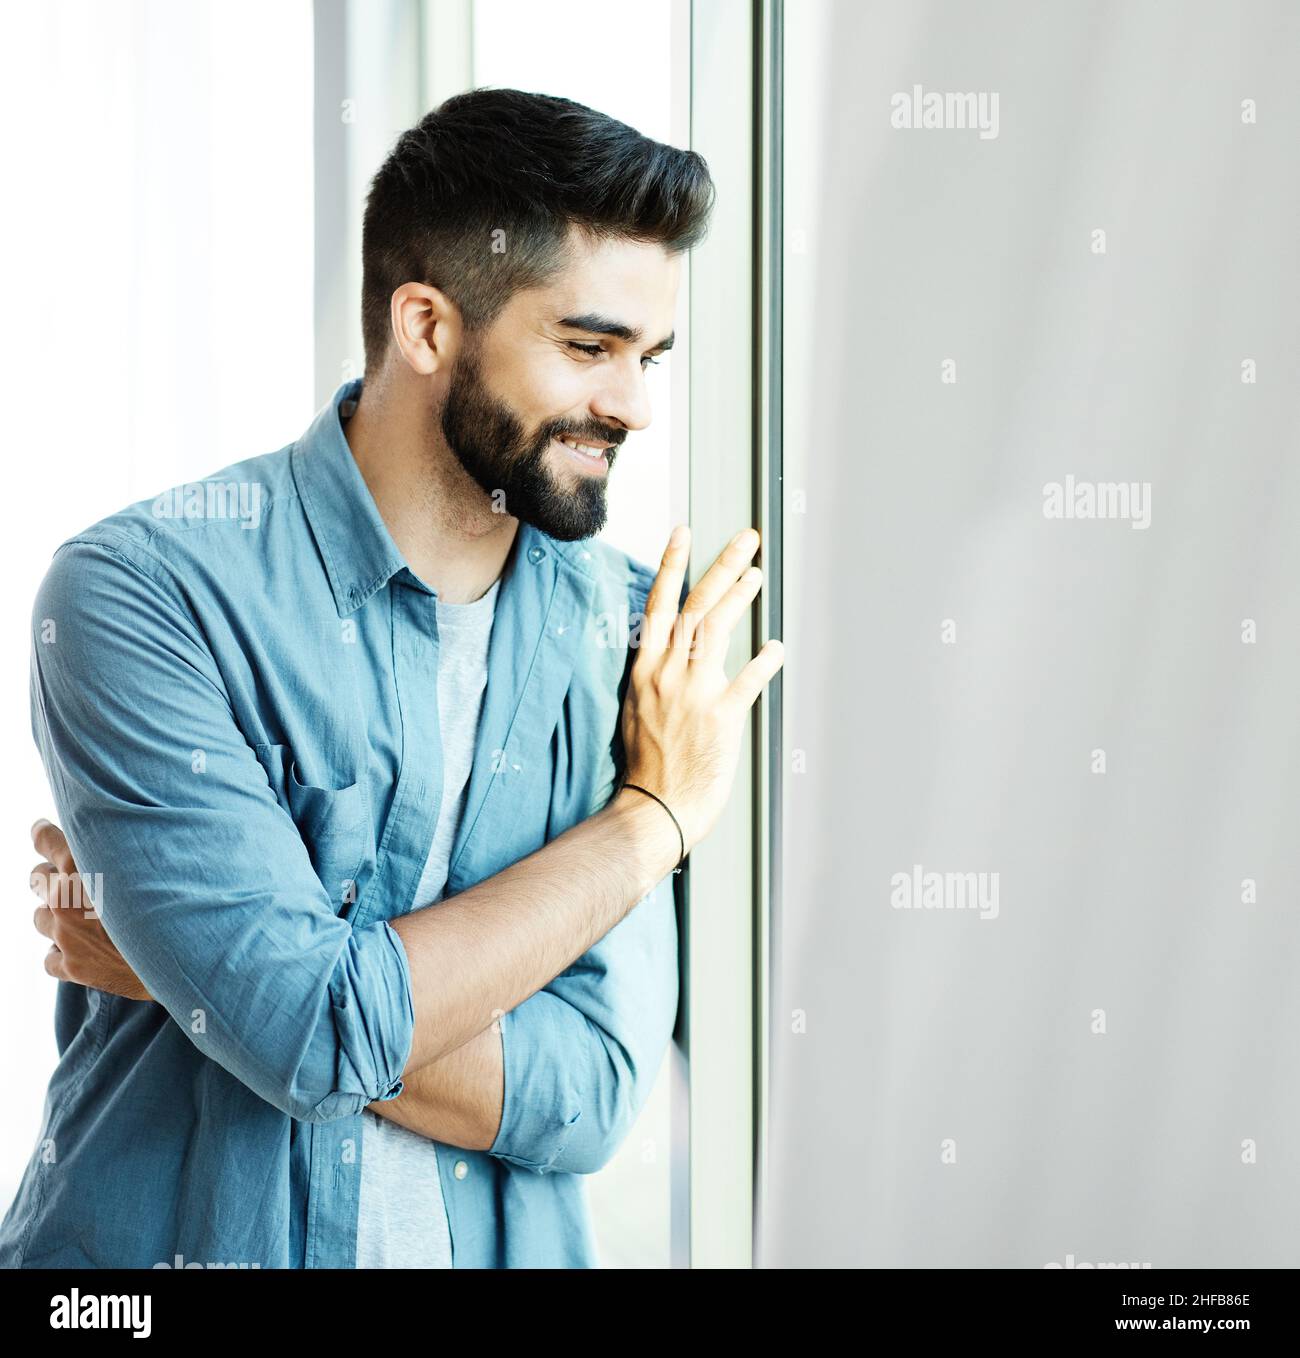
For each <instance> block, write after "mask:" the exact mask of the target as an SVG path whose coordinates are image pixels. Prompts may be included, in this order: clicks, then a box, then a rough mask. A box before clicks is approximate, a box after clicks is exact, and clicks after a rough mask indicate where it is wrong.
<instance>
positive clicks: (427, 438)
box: [343, 388, 519, 604]
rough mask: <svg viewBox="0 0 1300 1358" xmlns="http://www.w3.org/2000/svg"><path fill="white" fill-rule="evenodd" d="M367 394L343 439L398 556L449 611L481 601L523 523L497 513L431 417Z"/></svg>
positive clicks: (364, 395) (500, 568)
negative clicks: (431, 424) (432, 424)
mask: <svg viewBox="0 0 1300 1358" xmlns="http://www.w3.org/2000/svg"><path fill="white" fill-rule="evenodd" d="M366 391H367V389H366V388H363V389H362V394H361V398H360V400H359V401H358V403H357V408H356V413H355V414H354V415H353V416H352V418H351V419H350V420H347V421H346V422H345V423H344V425H343V434H344V437H345V438H346V439H347V442H348V447H349V448H351V449H352V456H353V458H354V459H355V460H356V464H357V468H358V470H359V471H360V472H361V476H362V478H363V479H364V481H365V483H366V486H367V487H368V489H369V491H370V494H371V496H372V497H373V498H374V501H375V505H376V507H377V508H378V510H379V514H380V517H381V518H382V519H383V521H384V524H385V526H386V527H387V528H388V531H389V532H390V533H391V534H392V535H393V541H394V542H395V543H396V544H397V549H398V551H400V552H401V554H402V555H403V556H404V557H405V558H406V564H407V565H408V566H409V567H410V568H411V570H412V571H414V572H415V574H416V575H418V576H419V577H420V579H421V580H423V581H424V583H425V584H426V585H428V586H429V587H430V589H432V590H433V591H434V592H435V593H436V594H437V595H438V597H439V598H440V599H441V600H442V601H443V602H444V603H449V604H467V603H473V602H474V600H475V599H481V598H482V597H483V595H484V594H486V593H487V591H488V590H489V589H491V588H492V584H493V581H495V580H496V579H497V577H498V576H499V575H500V574H501V571H502V569H503V567H504V566H505V563H506V557H507V556H508V555H509V554H510V548H511V545H512V544H513V543H514V540H515V533H516V531H517V530H518V528H519V520H518V519H516V518H513V517H512V516H511V515H509V514H498V513H493V510H492V501H491V498H490V497H489V495H488V494H487V492H486V491H485V490H484V489H483V487H482V486H480V485H479V484H478V482H477V481H475V480H474V478H473V477H472V476H470V474H469V473H468V472H467V471H466V470H465V469H464V467H462V466H461V465H460V463H459V462H458V461H457V459H456V456H455V454H454V453H452V451H451V449H449V448H448V447H447V444H446V440H445V439H444V438H443V437H442V433H441V431H440V430H437V431H436V432H433V431H431V430H430V427H429V422H428V416H427V413H426V412H424V411H416V410H415V409H413V408H411V407H409V406H408V407H406V408H402V407H400V406H398V405H397V404H396V403H394V402H385V401H384V400H383V399H382V397H381V396H370V395H367V394H366Z"/></svg>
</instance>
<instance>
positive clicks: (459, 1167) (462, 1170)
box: [451, 1160, 469, 1179]
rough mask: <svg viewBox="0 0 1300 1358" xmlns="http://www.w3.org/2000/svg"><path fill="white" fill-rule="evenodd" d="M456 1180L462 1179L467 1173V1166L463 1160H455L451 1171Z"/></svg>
mask: <svg viewBox="0 0 1300 1358" xmlns="http://www.w3.org/2000/svg"><path fill="white" fill-rule="evenodd" d="M451 1172H452V1173H453V1174H454V1175H455V1176H456V1177H457V1178H458V1179H463V1178H464V1177H465V1176H466V1175H467V1174H468V1173H469V1166H468V1165H467V1164H466V1163H465V1162H464V1160H457V1161H456V1163H455V1165H454V1166H453V1167H452V1171H451Z"/></svg>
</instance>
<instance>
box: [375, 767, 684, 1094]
mask: <svg viewBox="0 0 1300 1358" xmlns="http://www.w3.org/2000/svg"><path fill="white" fill-rule="evenodd" d="M679 851H680V843H679V840H678V837H677V832H676V830H675V829H674V827H673V824H672V822H671V820H669V818H668V817H667V815H666V814H665V813H664V810H663V808H662V807H659V806H656V805H655V803H654V802H653V801H651V800H650V799H649V798H647V797H642V796H640V795H639V794H637V793H635V792H620V793H619V794H618V795H617V796H615V798H614V799H613V800H612V801H611V802H610V804H609V805H608V806H607V807H606V808H605V809H604V810H603V811H600V812H598V813H597V814H596V815H594V816H592V817H590V818H589V819H587V820H585V821H583V822H582V823H581V824H579V825H576V826H574V827H573V829H571V830H568V831H566V832H565V833H564V834H562V835H560V836H559V837H557V838H556V839H553V840H552V841H551V842H550V843H549V844H547V845H546V846H545V847H543V848H541V849H539V850H537V852H536V853H532V854H529V856H528V857H527V858H523V859H521V860H520V861H519V862H518V863H515V864H512V865H511V866H510V867H508V868H507V869H506V870H505V871H504V872H500V873H498V874H497V875H496V876H495V877H490V878H489V879H488V880H487V881H485V882H480V883H479V885H478V886H475V887H471V888H470V889H469V890H468V891H464V892H461V893H460V894H459V895H457V896H453V897H452V898H451V899H450V900H446V901H443V902H441V903H440V904H438V905H436V906H433V907H429V908H426V909H423V910H416V911H412V912H411V913H410V914H409V915H403V916H400V917H399V918H397V919H395V920H393V921H391V924H392V927H393V929H394V930H395V931H396V932H397V934H398V936H399V937H400V938H401V941H402V945H403V947H404V948H405V949H406V955H407V960H408V963H409V969H410V977H411V1000H412V1004H413V1007H414V1010H415V1036H414V1039H413V1041H412V1044H411V1052H410V1056H409V1058H408V1060H407V1063H406V1067H405V1069H404V1071H403V1073H402V1078H403V1080H406V1079H409V1078H410V1077H411V1076H412V1075H414V1074H415V1072H417V1071H419V1070H421V1069H422V1068H423V1067H425V1066H427V1065H429V1063H430V1062H434V1061H438V1060H439V1059H440V1058H442V1057H445V1056H446V1055H447V1054H448V1053H450V1052H454V1051H455V1050H456V1049H457V1048H459V1047H461V1046H463V1045H464V1044H465V1043H467V1042H469V1041H470V1040H471V1039H472V1038H475V1037H477V1036H478V1035H479V1034H480V1033H482V1032H483V1031H484V1029H487V1028H490V1026H491V1024H492V1022H493V1020H494V1019H496V1018H497V1017H498V1016H499V1015H500V1014H502V1013H504V1012H506V1011H508V1010H510V1009H513V1008H514V1007H515V1006H516V1005H518V1004H522V1003H523V1001H524V1000H526V999H527V998H528V997H529V996H530V995H532V994H533V993H534V992H535V991H537V990H540V989H541V988H542V987H543V986H544V985H546V983H547V982H548V981H550V980H552V979H554V978H555V977H556V976H558V975H559V974H560V972H562V971H564V970H565V968H566V967H568V966H570V965H571V964H572V963H573V962H574V960H575V959H576V958H578V957H580V956H582V954H583V953H585V952H586V951H587V950H588V949H589V948H590V947H591V946H592V945H593V944H595V943H596V942H598V941H599V940H600V939H601V938H603V937H604V936H605V935H606V934H607V933H608V932H609V931H610V930H611V929H612V928H613V927H614V926H615V925H616V924H618V923H619V921H620V920H622V919H623V917H624V916H625V915H626V914H627V913H628V911H629V910H631V909H632V907H633V906H634V905H636V903H637V902H638V901H639V900H641V899H642V897H644V896H645V895H646V894H647V893H648V892H649V891H650V890H651V889H652V888H653V886H654V885H655V883H656V882H658V881H660V880H661V879H662V878H663V877H664V876H666V875H667V874H668V873H670V872H671V871H672V869H673V867H674V865H675V864H676V862H677V858H678V853H679ZM493 1036H496V1034H493ZM400 1097H401V1096H399V1098H400ZM397 1101H398V1100H392V1102H397Z"/></svg>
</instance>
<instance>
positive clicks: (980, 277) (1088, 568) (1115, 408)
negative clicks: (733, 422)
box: [761, 0, 1300, 1268]
mask: <svg viewBox="0 0 1300 1358" xmlns="http://www.w3.org/2000/svg"><path fill="white" fill-rule="evenodd" d="M785 23H786V38H787V45H786V49H785V51H786V84H785V107H786V117H785V137H786V174H787V184H786V198H785V226H786V250H785V256H784V264H785V293H784V296H785V308H786V327H785V336H784V339H785V388H784V395H785V423H784V432H785V482H784V485H785V505H784V538H785V562H786V574H785V619H784V635H785V641H786V644H787V654H788V660H787V663H786V667H785V687H784V701H785V708H784V749H783V752H782V753H783V794H782V797H783V799H782V810H783V816H784V839H783V853H784V869H783V875H782V881H781V893H780V904H779V908H778V914H777V918H776V921H775V935H774V948H775V958H776V961H775V981H776V985H775V990H774V995H773V1016H772V1033H771V1037H772V1062H773V1067H772V1069H773V1081H774V1083H773V1088H772V1091H771V1099H770V1108H771V1117H772V1124H771V1134H770V1143H769V1145H770V1161H769V1172H768V1175H767V1181H766V1184H765V1187H764V1198H763V1207H764V1211H763V1230H762V1241H761V1245H762V1250H761V1258H762V1262H763V1263H764V1264H766V1265H769V1266H783V1265H798V1266H815V1265H861V1266H922V1267H926V1266H930V1267H947V1266H963V1267H1027V1268H1042V1267H1045V1266H1051V1265H1053V1264H1057V1265H1062V1266H1066V1267H1081V1266H1084V1265H1096V1264H1102V1263H1125V1262H1127V1263H1130V1264H1138V1265H1149V1266H1151V1267H1154V1268H1164V1267H1174V1266H1178V1267H1183V1266H1208V1267H1224V1266H1230V1265H1239V1266H1284V1265H1285V1266H1291V1267H1294V1266H1296V1265H1297V1264H1300V1245H1298V1244H1297V1235H1296V1230H1295V1222H1296V1220H1297V1216H1298V1215H1300V1177H1298V1176H1300V1171H1298V1170H1297V1165H1298V1163H1300V1161H1298V1160H1297V1157H1296V1155H1295V1138H1296V1132H1297V1128H1298V1127H1300V1094H1298V1093H1297V1089H1298V1084H1297V1081H1296V1078H1295V1063H1296V1055H1297V1033H1298V1032H1300V1000H1298V998H1297V996H1298V994H1300V992H1298V990H1297V987H1296V985H1295V980H1294V976H1295V970H1296V963H1297V960H1298V956H1300V919H1298V917H1297V908H1296V907H1297V894H1298V893H1297V887H1298V885H1300V836H1297V834H1296V830H1295V823H1294V820H1295V813H1296V806H1297V794H1298V793H1300V704H1297V699H1296V694H1297V692H1298V691H1300V643H1298V641H1297V638H1300V592H1298V591H1297V584H1296V582H1297V580H1300V534H1298V533H1297V531H1296V525H1297V522H1298V521H1300V460H1298V459H1297V432H1298V429H1300V418H1298V416H1300V364H1298V360H1300V335H1298V332H1297V319H1296V318H1297V316H1298V315H1300V264H1298V262H1297V250H1296V245H1297V223H1300V158H1297V155H1296V128H1297V125H1300V86H1298V85H1297V82H1296V71H1297V69H1298V68H1300V10H1297V8H1296V7H1295V6H1294V5H1291V4H1288V3H1284V2H1283V0H1278V2H1277V3H1265V2H1262V0H1260V2H1256V3H1227V2H1226V0H1225V2H1224V3H1185V2H1184V3H1173V2H1172V0H1167V2H1166V0H1126V3H1094V4H1074V5H1044V4H1034V3H1005V2H1003V3H997V2H994V3H984V4H980V5H967V4H960V3H955V2H954V3H912V2H909V3H901V2H899V3H860V2H859V0H854V2H853V3H847V2H846V3H829V2H828V0H818V2H816V3H809V0H801V3H799V4H790V5H787V6H786V10H785ZM916 87H920V89H919V91H918V90H917V88H916ZM950 93H956V94H976V95H983V96H986V97H985V98H984V99H982V100H981V99H975V100H974V101H970V100H962V101H957V100H947V99H944V98H942V97H941V98H940V99H939V101H938V103H937V104H936V103H928V104H927V102H926V96H927V95H930V94H938V95H940V96H944V95H947V94H950ZM896 95H897V96H902V98H901V100H900V102H899V103H898V104H897V105H896V104H895V103H894V102H893V101H894V98H895V96H896ZM988 96H996V97H997V105H996V109H997V121H996V124H995V123H994V120H993V118H992V117H991V116H987V115H991V114H992V112H993V108H994V105H993V103H992V101H991V99H990V98H989V97H988ZM918 107H919V108H920V109H921V110H922V114H923V117H922V121H923V122H924V120H925V116H926V114H925V110H926V109H927V108H933V109H934V110H935V112H934V115H933V117H934V119H935V120H936V121H938V122H939V123H940V124H941V125H937V126H924V125H923V126H920V127H914V126H913V127H909V126H906V125H904V126H895V125H894V123H892V122H891V114H894V115H895V120H894V121H895V122H898V123H904V124H905V123H906V122H909V121H914V119H913V117H912V113H913V110H914V109H916V108H918ZM963 109H966V110H969V111H970V116H965V117H964V115H963V113H962V110H963ZM981 114H983V115H986V116H984V117H983V118H982V119H981ZM963 122H964V123H965V124H966V125H963ZM995 129H996V135H993V133H994V130H995ZM1099 233H1104V235H1103V234H1099ZM1121 486H1122V487H1124V489H1123V490H1122V491H1121V490H1120V489H1119V487H1121ZM1110 487H1114V488H1115V489H1109V488H1110ZM1054 488H1056V489H1054ZM1089 488H1090V489H1089ZM1090 497H1091V504H1092V509H1093V515H1092V517H1084V516H1083V515H1084V513H1086V511H1087V509H1088V506H1089V503H1090ZM1067 505H1068V508H1069V510H1070V511H1073V512H1072V513H1071V516H1070V517H1065V516H1064V512H1065V510H1066V507H1067ZM1054 509H1060V510H1061V511H1062V516H1060V517H1057V516H1053V510H1054ZM1099 509H1100V510H1102V511H1104V512H1103V513H1098V510H1099ZM1144 519H1145V520H1146V522H1145V523H1144V522H1143V520H1144ZM930 874H935V875H934V876H931V875H930ZM948 874H953V876H951V877H950V876H948ZM958 874H960V875H961V876H960V877H958V876H957V875H958ZM967 874H971V876H967ZM918 886H919V890H918ZM981 892H982V894H980V893H981ZM963 893H970V894H968V895H966V896H965V897H964V898H963ZM995 893H996V894H995ZM995 910H996V913H995Z"/></svg>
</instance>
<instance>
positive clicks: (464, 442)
mask: <svg viewBox="0 0 1300 1358" xmlns="http://www.w3.org/2000/svg"><path fill="white" fill-rule="evenodd" d="M573 240H574V242H575V243H574V247H573V254H572V259H571V262H570V264H569V266H568V267H567V268H566V269H565V270H564V271H563V272H562V273H561V274H559V275H557V276H556V277H555V278H554V279H552V280H551V281H550V282H549V283H547V284H546V285H545V286H544V287H541V288H534V289H528V290H527V291H523V292H519V293H516V294H515V295H514V296H513V297H512V298H511V299H510V301H509V302H508V303H507V304H506V306H505V307H504V308H503V309H502V311H501V313H500V314H499V315H498V316H497V318H496V320H495V321H494V322H493V323H492V325H491V326H490V327H489V328H488V329H487V331H486V332H484V333H483V334H481V335H477V336H474V335H468V336H467V337H466V343H465V347H464V348H463V349H462V351H461V353H460V354H459V356H458V357H457V360H456V363H455V367H454V369H453V371H452V374H451V377H450V380H449V384H448V389H447V396H446V400H445V402H444V403H443V408H442V417H441V424H442V433H443V437H444V438H445V439H446V440H447V444H448V446H449V447H450V448H451V450H452V452H453V453H455V455H456V456H457V458H459V460H460V462H461V464H462V465H463V466H464V467H465V469H466V470H467V471H468V472H469V473H470V475H471V476H473V478H474V479H475V480H476V481H477V482H478V484H479V485H480V486H482V487H483V489H484V490H485V491H487V492H488V493H489V494H490V495H492V496H493V497H494V498H493V504H494V507H499V508H500V510H501V512H502V513H506V514H511V515H513V516H514V517H515V518H517V519H521V520H522V521H524V522H525V523H531V524H533V525H534V526H535V527H537V528H540V529H541V530H542V532H544V533H547V534H549V535H550V536H551V537H554V538H559V539H562V540H564V541H573V540H574V539H576V538H586V537H591V536H592V535H593V534H595V533H597V532H599V531H600V529H601V528H602V527H603V526H604V523H605V514H606V505H605V483H606V480H607V478H608V476H609V473H610V468H611V467H612V465H613V462H614V459H615V457H616V455H617V452H618V448H619V445H620V444H621V443H622V442H623V440H624V439H625V438H626V437H627V435H628V433H629V431H631V430H633V429H644V428H645V426H646V425H647V424H649V423H650V399H649V395H648V393H647V391H646V373H647V372H648V371H649V369H650V367H651V366H652V363H653V360H654V359H655V358H656V357H657V356H658V355H660V354H662V353H664V352H665V351H666V350H667V349H668V348H669V347H671V344H672V328H673V325H672V321H673V312H674V309H675V306H676V300H677V284H678V279H679V276H680V263H679V259H678V258H676V257H670V256H669V255H668V254H666V253H665V251H664V250H663V248H662V247H661V246H659V245H644V244H638V243H634V242H630V241H606V242H602V243H600V244H598V245H592V244H590V243H588V242H587V241H586V238H585V237H582V236H579V235H577V234H576V233H575V236H574V237H573ZM573 443H576V444H580V445H587V446H588V448H589V449H590V451H586V450H583V449H582V448H578V449H574V448H572V447H570V446H568V445H569V444H573Z"/></svg>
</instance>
